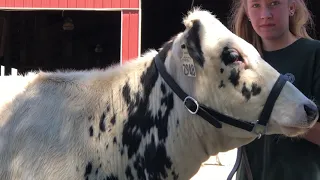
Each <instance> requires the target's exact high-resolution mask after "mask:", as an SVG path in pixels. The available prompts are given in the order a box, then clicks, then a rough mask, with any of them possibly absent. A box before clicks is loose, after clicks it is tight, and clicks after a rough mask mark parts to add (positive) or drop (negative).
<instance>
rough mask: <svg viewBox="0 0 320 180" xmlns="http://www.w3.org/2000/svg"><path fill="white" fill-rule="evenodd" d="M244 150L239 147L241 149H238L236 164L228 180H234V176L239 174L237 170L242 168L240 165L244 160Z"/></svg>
mask: <svg viewBox="0 0 320 180" xmlns="http://www.w3.org/2000/svg"><path fill="white" fill-rule="evenodd" d="M242 149H243V148H242V147H239V148H238V151H237V159H236V162H235V163H234V166H233V168H232V170H231V172H230V174H229V175H228V178H227V180H232V178H233V176H234V174H235V173H236V172H237V170H238V169H239V166H240V163H241V158H242V151H243V150H242Z"/></svg>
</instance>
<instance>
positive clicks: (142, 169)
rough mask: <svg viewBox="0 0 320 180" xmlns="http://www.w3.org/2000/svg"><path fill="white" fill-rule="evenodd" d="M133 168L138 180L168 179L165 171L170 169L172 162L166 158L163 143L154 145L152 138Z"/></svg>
mask: <svg viewBox="0 0 320 180" xmlns="http://www.w3.org/2000/svg"><path fill="white" fill-rule="evenodd" d="M133 166H134V168H135V170H136V171H137V175H138V179H143V180H144V179H154V180H160V179H166V178H167V177H168V173H167V169H171V168H172V167H171V166H172V162H171V159H170V158H169V157H168V156H167V151H166V149H165V145H164V144H163V143H159V144H158V145H156V144H155V140H154V136H152V138H151V142H150V144H148V145H147V147H146V149H145V152H144V154H143V156H141V155H140V154H139V155H138V156H137V158H136V160H135V162H134V164H133ZM172 172H174V171H172Z"/></svg>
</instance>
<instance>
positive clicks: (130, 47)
mask: <svg viewBox="0 0 320 180" xmlns="http://www.w3.org/2000/svg"><path fill="white" fill-rule="evenodd" d="M121 38H122V40H121V42H122V43H121V49H122V50H121V52H122V55H121V63H125V62H127V61H129V60H130V59H133V58H136V57H137V56H138V55H139V46H140V39H139V11H128V10H125V11H122V36H121Z"/></svg>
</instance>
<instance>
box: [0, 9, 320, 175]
mask: <svg viewBox="0 0 320 180" xmlns="http://www.w3.org/2000/svg"><path fill="white" fill-rule="evenodd" d="M183 22H184V24H185V26H186V30H185V31H184V32H182V33H180V34H178V35H177V36H175V37H174V38H172V40H171V41H169V42H168V43H166V44H165V45H164V47H163V49H162V50H161V52H160V53H161V54H160V57H162V58H163V60H164V62H165V66H166V68H167V71H168V72H169V73H170V74H171V76H172V77H173V78H174V79H175V80H176V82H177V83H178V84H179V85H180V86H181V88H182V89H183V90H185V91H186V92H187V93H188V94H189V95H191V96H193V97H195V98H196V99H197V100H198V101H199V102H201V103H203V104H205V105H207V106H209V107H211V108H213V109H216V110H217V111H220V112H222V113H225V114H228V115H230V116H233V117H236V118H242V119H244V120H248V121H255V120H256V119H257V118H258V116H259V114H260V112H261V110H262V108H263V106H264V103H265V100H266V98H267V96H268V94H269V93H270V90H271V88H272V86H273V84H274V82H275V81H276V79H277V77H278V76H279V73H278V72H277V71H275V70H274V69H273V68H272V67H270V66H269V65H268V64H266V63H265V62H264V61H263V60H262V59H261V57H260V56H259V54H258V52H257V51H256V50H255V49H254V48H253V46H251V45H250V44H248V43H247V42H245V41H244V40H242V39H240V38H239V37H237V36H235V35H234V34H232V33H231V32H230V31H229V30H228V29H227V28H225V27H224V26H223V25H222V24H221V23H220V22H219V20H217V19H216V18H215V16H213V15H211V14H210V13H209V12H207V11H203V10H200V9H195V10H193V11H191V12H190V13H189V14H188V15H187V16H186V17H185V18H184V21H183ZM167 28H170V27H167ZM186 50H188V51H186ZM183 52H184V53H186V52H188V53H189V55H190V56H191V57H193V60H192V61H189V64H188V65H189V67H190V65H192V64H194V67H195V71H192V73H189V75H191V76H192V74H193V75H195V76H194V77H190V76H186V75H185V74H184V73H185V72H187V71H186V69H183V65H182V64H183V63H182V60H181V56H182V54H183ZM188 53H187V54H184V55H188ZM157 54H158V53H157V52H156V51H154V50H150V51H149V52H147V53H146V54H145V55H144V56H143V57H140V58H138V59H137V60H134V61H131V62H129V63H127V64H125V65H123V66H113V67H110V68H108V69H105V70H90V71H81V72H76V71H72V72H52V73H49V72H47V73H45V72H39V73H37V74H35V75H30V77H29V78H28V84H27V85H26V86H24V87H23V88H21V91H20V92H21V93H18V94H17V95H16V96H15V97H14V99H13V101H12V102H10V103H7V104H5V105H3V106H2V108H1V112H0V114H1V116H0V128H1V129H0V162H1V165H0V179H6V180H12V179H26V180H27V179H33V180H53V179H59V180H69V179H88V180H89V179H101V180H103V179H104V180H110V179H112V180H123V179H128V180H132V179H148V180H151V179H155V180H158V179H175V180H177V179H189V178H190V177H192V176H193V175H194V174H195V173H196V172H197V171H198V169H199V167H200V165H201V163H202V162H203V161H205V160H206V159H207V158H208V157H209V156H210V155H214V154H217V153H218V152H221V151H226V150H229V149H232V148H236V147H239V146H241V145H244V144H246V143H249V142H250V141H252V140H253V139H254V138H256V135H255V134H253V133H249V132H246V131H244V130H241V129H238V128H235V127H232V126H230V125H227V124H223V128H222V129H216V128H215V127H213V126H212V125H210V124H209V123H207V122H206V121H204V120H203V119H201V118H199V117H198V116H195V115H191V114H190V113H189V112H188V111H187V110H186V109H185V107H184V105H183V103H182V101H181V100H180V99H179V98H178V97H177V96H176V95H175V94H174V93H173V92H172V90H171V89H170V88H169V87H168V85H167V84H166V82H164V80H163V79H162V77H161V76H160V75H159V72H158V70H157V68H156V67H155V62H154V60H153V58H154V57H155V56H156V55H157ZM189 60H190V59H189ZM185 65H186V64H185ZM189 70H190V69H189ZM189 72H190V71H189ZM26 81H27V80H26ZM1 88H2V87H1ZM4 88H10V87H8V86H5V87H4ZM305 106H308V107H309V111H308V113H306V111H305V109H304V107H305ZM314 108H316V106H315V105H314V103H313V102H311V101H310V100H309V99H307V98H306V97H305V96H304V95H303V94H302V93H301V92H299V91H298V90H297V89H296V88H295V87H294V86H293V85H292V84H290V83H287V84H286V85H285V86H284V88H283V90H282V92H281V94H280V96H279V98H278V100H277V102H276V104H275V108H274V111H273V113H272V115H271V119H270V124H269V126H268V134H273V133H280V134H284V135H287V136H296V135H299V134H301V133H304V132H306V131H307V129H308V128H310V127H311V126H312V125H313V124H314V122H315V120H316V119H317V117H318V115H317V113H313V115H314V116H313V117H311V115H312V113H310V112H313V111H311V110H312V109H314ZM310 109H311V110H310ZM310 114H311V115H310ZM307 115H309V116H307ZM213 177H214V176H213Z"/></svg>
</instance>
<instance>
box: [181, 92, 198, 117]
mask: <svg viewBox="0 0 320 180" xmlns="http://www.w3.org/2000/svg"><path fill="white" fill-rule="evenodd" d="M188 99H190V100H191V101H193V103H194V104H195V105H196V107H197V108H196V110H195V111H192V110H190V109H189V108H188V107H187V106H186V102H187V100H188ZM183 104H184V106H185V107H186V108H187V110H188V111H189V112H190V113H191V114H197V112H198V110H199V104H198V102H197V100H195V99H194V98H193V97H191V96H187V97H186V98H184V100H183Z"/></svg>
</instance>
